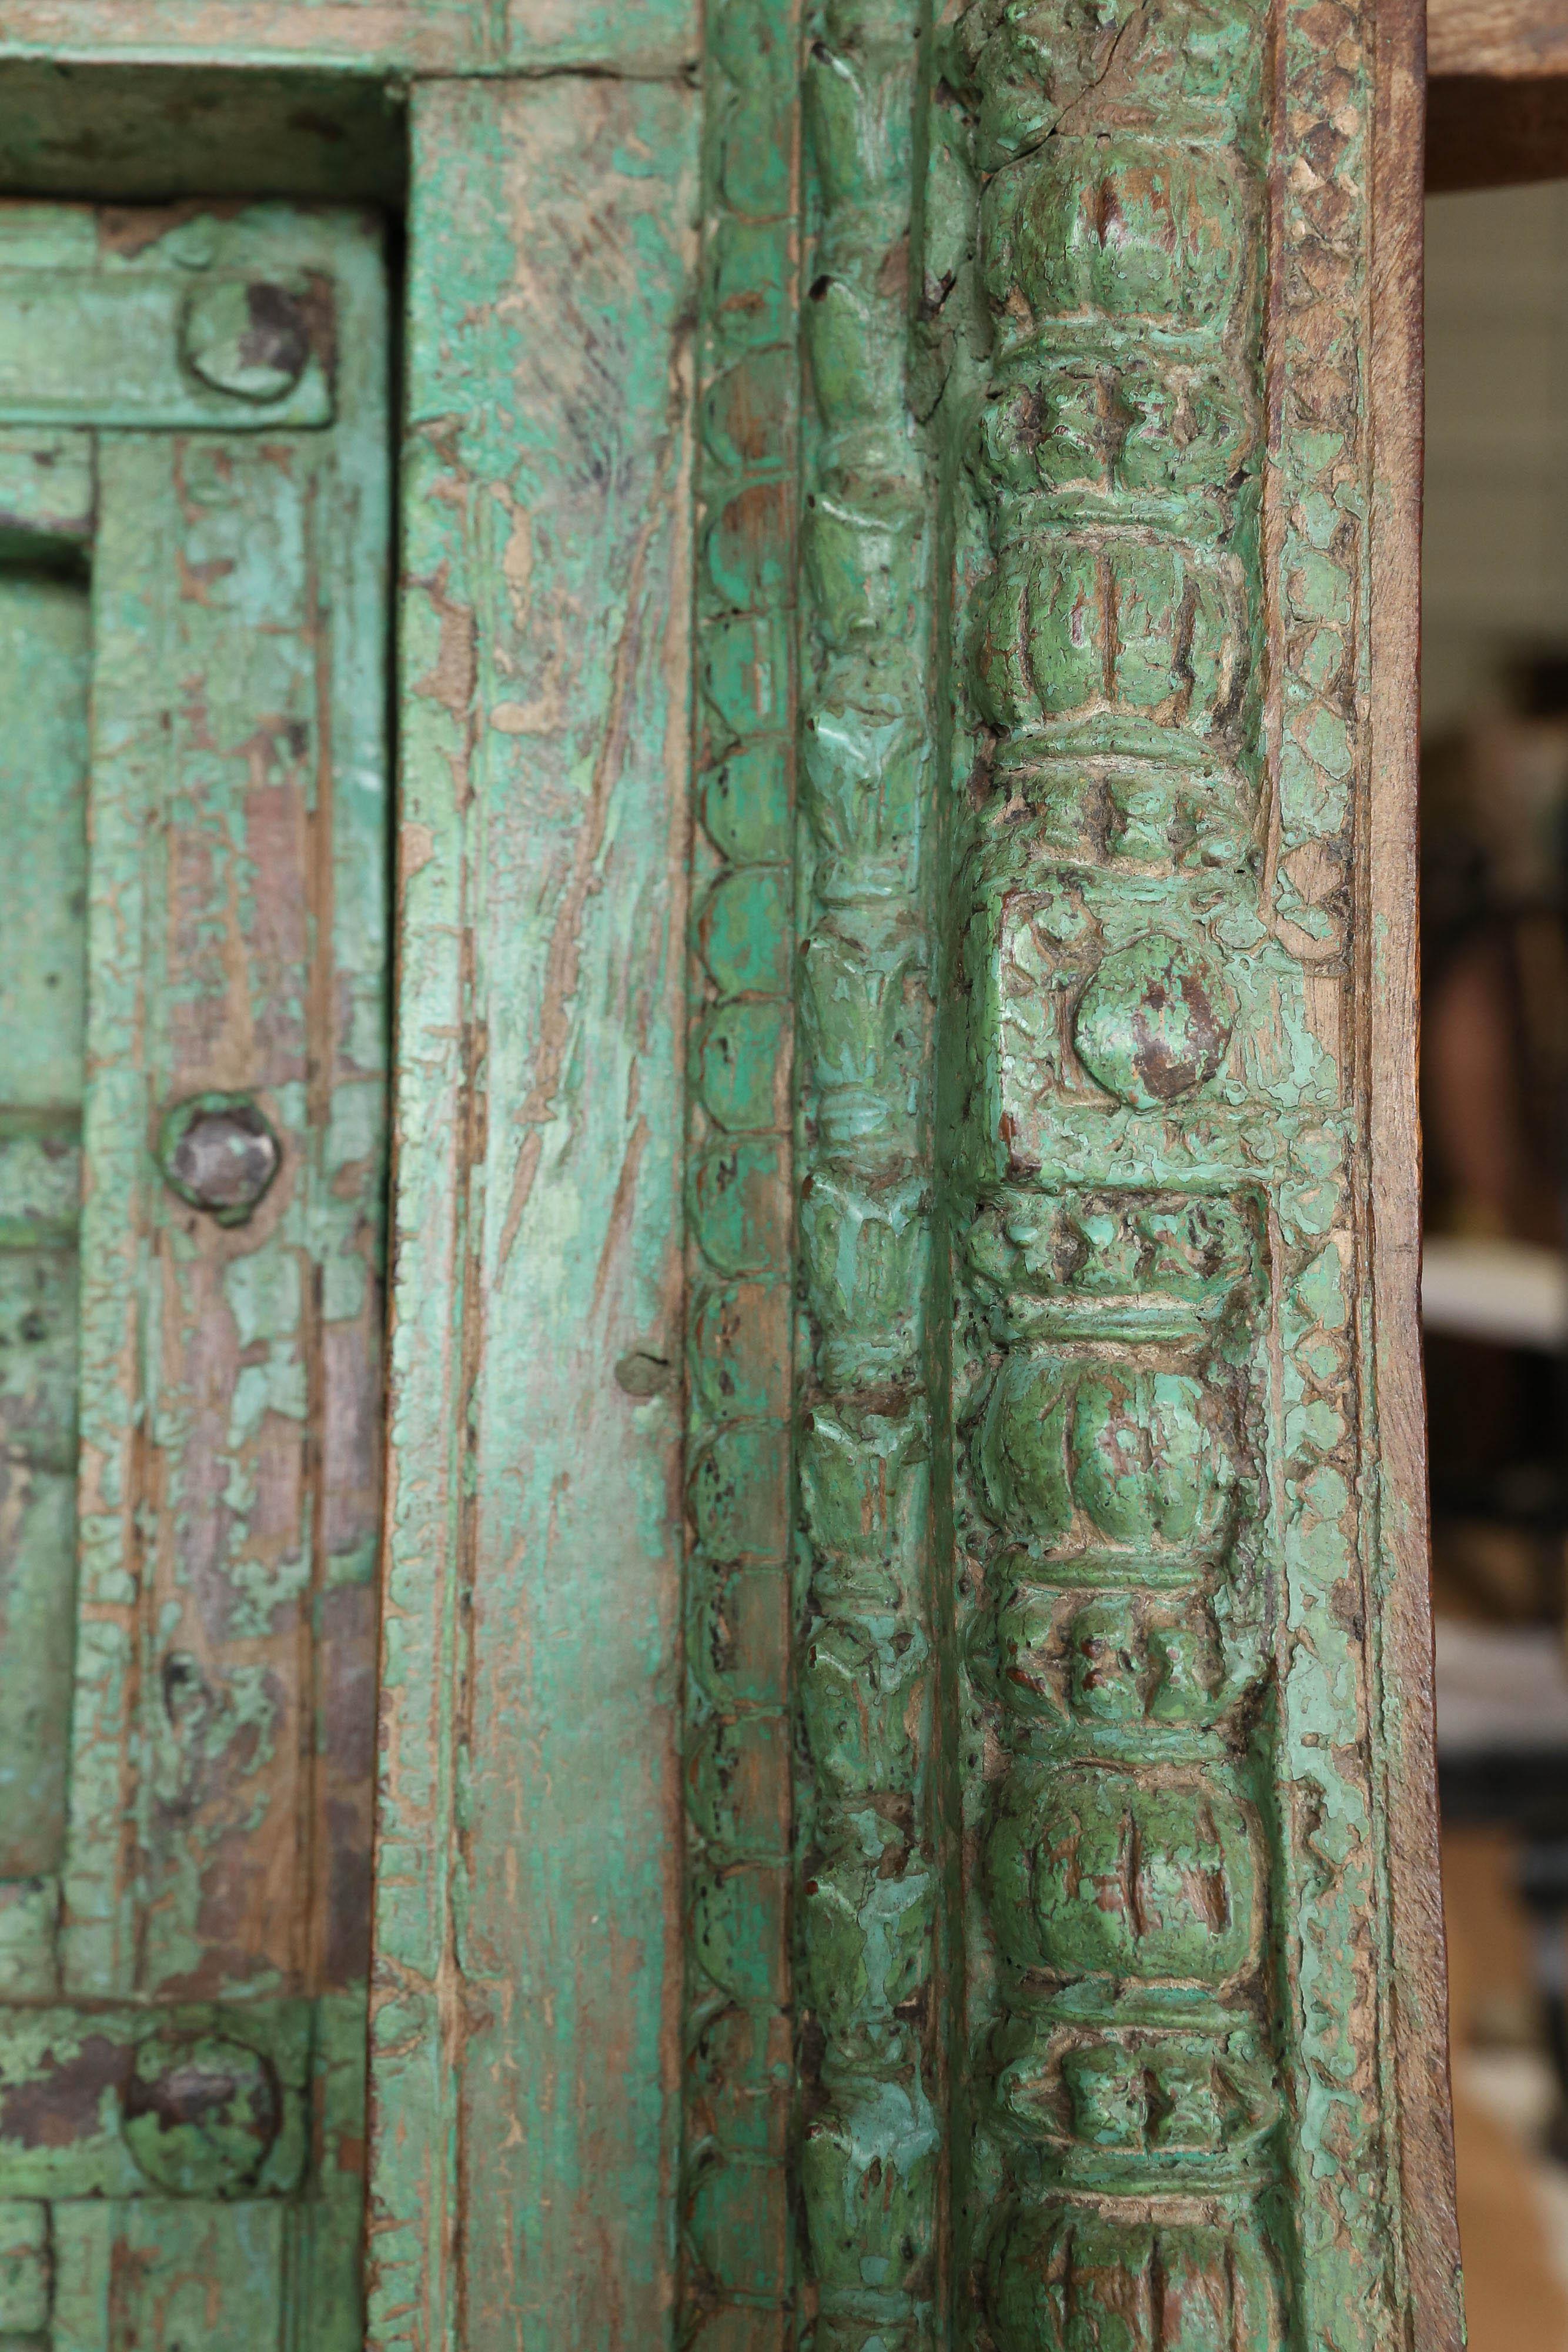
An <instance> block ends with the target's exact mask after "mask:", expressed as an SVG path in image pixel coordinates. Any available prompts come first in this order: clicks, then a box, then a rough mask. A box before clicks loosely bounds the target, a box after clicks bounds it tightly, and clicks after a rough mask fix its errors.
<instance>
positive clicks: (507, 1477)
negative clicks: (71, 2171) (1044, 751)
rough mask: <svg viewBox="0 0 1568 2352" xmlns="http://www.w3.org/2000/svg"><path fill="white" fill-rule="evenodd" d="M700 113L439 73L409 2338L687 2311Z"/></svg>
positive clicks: (618, 2339)
mask: <svg viewBox="0 0 1568 2352" xmlns="http://www.w3.org/2000/svg"><path fill="white" fill-rule="evenodd" d="M695 131H696V101H695V96H694V94H693V93H692V92H690V91H689V90H688V89H686V88H685V86H683V85H666V86H660V85H648V86H642V87H639V86H635V85H630V84H622V83H618V82H616V81H613V80H608V79H584V80H580V81H577V80H570V79H556V80H552V81H550V82H549V83H547V84H545V85H543V86H537V87H536V86H529V85H517V84H514V85H479V84H468V85H459V84H440V83H435V84H430V85H426V86H425V87H423V89H421V90H420V91H419V92H418V93H417V94H416V99H415V104H414V142H415V145H414V159H415V160H414V183H415V190H416V194H415V198H414V205H413V223H412V283H411V299H410V316H411V331H410V341H409V354H408V376H409V402H410V415H409V436H408V445H407V452H406V469H405V478H404V501H405V503H404V529H405V541H404V561H405V566H406V579H405V587H404V600H403V606H402V761H403V784H402V792H403V797H402V820H401V845H400V866H401V894H402V896H401V953H402V970H401V982H400V995H399V1013H398V1021H399V1039H400V1043H399V1055H398V1059H399V1066H400V1070H401V1073H402V1076H401V1080H400V1095H399V1103H398V1112H397V1118H398V1134H397V1144H396V1153H397V1159H396V1173H395V1193H394V1208H393V1230H394V1253H395V1255H394V1275H393V1310H392V1311H393V1330H392V1404H391V1428H390V1471H389V1477H390V1486H389V1507H388V1528H387V1538H386V1552H385V1580H384V1599H383V1610H384V1618H383V1623H384V1637H383V1668H382V1674H383V1696H382V1709H383V1719H382V1790H381V1799H380V1814H379V1840H378V1858H377V1895H376V1918H377V1927H376V1978H375V1990H374V1994H373V2019H374V2021H373V2026H372V2084H373V2098H374V2123H373V2151H372V2221H371V2308H372V2320H371V2340H372V2341H373V2342H374V2343H376V2344H378V2345H380V2346H382V2347H392V2346H399V2347H404V2346H406V2347H436V2346H443V2347H445V2346H454V2345H456V2344H458V2343H461V2344H462V2345H463V2346H464V2347H465V2352H481V2347H491V2346H495V2347H500V2346H502V2345H505V2346H507V2347H516V2346H522V2347H528V2352H532V2347H541V2352H542V2347H546V2346H548V2347H551V2352H566V2347H583V2352H588V2347H595V2352H597V2347H612V2346H620V2345H624V2346H627V2347H631V2346H637V2347H644V2346H646V2347H653V2346H655V2345H657V2344H659V2343H660V2342H663V2341H664V2340H666V2337H667V2335H668V2330H669V2312H670V2299H671V2279H672V2259H673V2245H672V2239H673V2205H674V2178H673V2175H674V2126H675V2108H674V2071H675V2044H674V2005H675V2001H676V1998H677V1994H678V1981H679V1969H678V1963H677V1959H676V1928H675V1921H676V1904H677V1895H678V1884H679V1832H678V1791H677V1786H676V1772H675V1748H674V1735H675V1722H676V1654H677V1632H676V1620H677V1595H678V1568H679V1490H678V1468H679V1434H680V1399H679V1375H678V1371H677V1370H676V1369H675V1368H676V1367H677V1365H678V1361H679V1354H680V1340H679V1312H680V1264H681V1246H680V1243H681V1236H680V1223H681V1219H680V1168H679V1158H678V1155H679V1137H680V1132H681V1109H680V1105H681V1079H682V1072H681V1060H682V1048H681V1025H682V995H683V952H682V951H683V943H684V903H683V886H682V882H681V878H680V877H681V876H682V873H683V870H684V863H685V841H686V830H687V820H686V813H685V782H684V779H685V767H686V760H687V733H688V720H687V693H688V683H687V663H688V650H689V616H688V601H689V589H688V579H687V540H688V536H689V526H688V519H687V518H688V495H689V490H688V481H687V471H688V443H689V431H690V425H689V407H690V403H689V394H688V385H687V352H686V334H687V326H686V319H687V310H688V304H689V300H690V278H691V273H692V266H693V250H694V238H693V230H692V220H693V215H694V211H695Z"/></svg>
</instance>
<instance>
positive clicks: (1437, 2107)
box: [1356, 0, 1464, 2352]
mask: <svg viewBox="0 0 1568 2352" xmlns="http://www.w3.org/2000/svg"><path fill="white" fill-rule="evenodd" d="M1375 21H1376V47H1375V58H1374V64H1375V97H1374V104H1375V116H1374V127H1373V146H1372V173H1373V178H1372V200H1371V205H1370V208H1369V209H1370V224H1371V245H1372V255H1371V286H1370V292H1371V306H1370V326H1369V336H1368V353H1367V362H1368V364H1367V393H1368V412H1369V414H1368V440H1369V455H1370V458H1371V475H1372V497H1371V504H1370V510H1369V516H1368V540H1369V550H1370V572H1369V591H1370V594H1369V603H1368V611H1367V639H1368V649H1369V653H1370V657H1371V658H1370V679H1369V688H1368V699H1367V735H1368V747H1367V784H1366V819H1365V824H1364V831H1363V842H1364V848H1363V852H1362V856H1361V857H1360V859H1359V861H1358V868H1357V875H1356V888H1357V894H1358V898H1359V900H1360V906H1359V910H1358V911H1359V926H1360V931H1361V942H1362V950H1361V951H1362V958H1363V962H1362V971H1361V979H1360V989H1361V1002H1362V1004H1363V1006H1364V1008H1366V1010H1365V1011H1364V1013H1363V1016H1362V1021H1361V1024H1360V1028H1361V1035H1362V1039H1363V1044H1364V1064H1363V1083H1364V1086H1365V1088H1366V1121H1367V1140H1368V1157H1369V1163H1370V1177H1371V1183H1370V1222H1371V1252H1370V1260H1371V1274H1372V1282H1373V1297H1374V1332H1375V1337H1374V1343H1373V1350H1374V1357H1373V1360H1374V1366H1375V1382H1376V1397H1377V1433H1378V1441H1379V1444H1378V1455H1377V1460H1376V1465H1375V1475H1376V1477H1377V1481H1378V1496H1379V1504H1378V1513H1377V1521H1376V1537H1377V1549H1376V1563H1377V1567H1376V1575H1375V1580H1374V1592H1375V1625H1376V1629H1377V1635H1378V1639H1379V1642H1380V1645H1381V1657H1380V1660H1379V1666H1380V1676H1379V1679H1380V1683H1381V1688H1382V1695H1383V1713H1384V1724H1383V1728H1384V1736H1385V1742H1386V1748H1385V1762H1384V1769H1385V1785H1384V1794H1383V1801H1384V1804H1385V1808H1386V1812H1387V1819H1388V1824H1389V1829H1388V1839H1389V1918H1388V1959H1387V1962H1386V1964H1385V1965H1386V1966H1387V1968H1388V1969H1389V1975H1390V1985H1391V1993H1392V2018H1391V2028H1392V2042H1393V2052H1394V2061H1395V2064H1394V2082H1393V2093H1394V2098H1395V2101H1396V2126H1395V2128H1396V2137H1397V2144H1398V2149H1399V2168H1400V2181H1401V2189H1402V2197H1401V2205H1400V2219H1401V2224H1402V2228H1403V2231H1404V2238H1405V2250H1404V2251H1405V2270H1406V2280H1407V2283H1408V2284H1407V2290H1406V2291H1407V2295H1408V2304H1409V2310H1410V2316H1411V2329H1412V2336H1413V2339H1414V2341H1415V2342H1416V2344H1417V2345H1419V2346H1420V2347H1421V2352H1458V2347H1460V2345H1461V2344H1462V2342H1463V2340H1464V2318H1463V2306H1462V2298H1461V2286H1460V2278H1459V2244H1458V2225H1457V2221H1456V2218H1455V2187H1454V2152H1453V2123H1452V2117H1451V2114H1450V2106H1449V2084H1448V1985H1447V1981H1446V1961H1445V1952H1444V1940H1443V1904H1442V1884H1441V1875H1440V1868H1439V1859H1438V1849H1437V1758H1436V1749H1435V1727H1434V1721H1433V1704H1434V1693H1433V1681H1432V1673H1433V1669H1432V1627H1431V1591H1430V1583H1431V1577H1430V1551H1429V1542H1430V1538H1429V1529H1428V1525H1427V1410H1426V1394H1425V1386H1424V1381H1423V1378H1422V1356H1421V1329H1420V1290H1421V1198H1420V1163H1421V1139H1420V1124H1419V1114H1418V1109H1417V1094H1416V1063H1417V1055H1418V1050H1419V1038H1420V1003H1419V994H1418V991H1419V971H1420V964H1419V938H1418V928H1419V925H1418V908H1419V866H1418V822H1419V785H1420V734H1421V702H1420V639H1421V461H1422V401H1421V374H1422V330H1423V306H1422V272H1421V243H1422V227H1423V177H1424V174H1423V170H1422V163H1423V157H1422V123H1423V100H1424V98H1425V89H1424V87H1423V73H1422V66H1423V56H1422V26H1421V10H1420V7H1419V5H1418V0H1381V5H1379V8H1378V11H1377V16H1376V20H1375ZM1374 1008H1375V1010H1374Z"/></svg>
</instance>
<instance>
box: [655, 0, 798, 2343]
mask: <svg viewBox="0 0 1568 2352" xmlns="http://www.w3.org/2000/svg"><path fill="white" fill-rule="evenodd" d="M706 39H707V78H706V91H707V104H706V126H705V154H704V197H705V218H704V236H703V275H702V289H701V316H700V321H699V332H698V338H697V371H698V383H697V414H698V443H697V462H696V491H697V530H698V567H697V584H696V599H697V603H696V713H695V779H694V792H695V813H696V825H695V834H694V842H693V855H692V884H693V897H692V957H691V984H690V991H689V998H690V1007H691V1031H690V1036H689V1040H688V1056H689V1058H688V1065H687V1067H688V1073H689V1078H688V1105H689V1125H688V1135H687V1164H688V1170H689V1193H690V1197H689V1205H688V1218H687V1232H688V1316H687V1333H686V1367H687V1392H688V1400H689V1406H688V1432H687V1465H688V1474H687V1521H688V1546H687V1561H686V1627H685V1656H686V1703H685V1785H686V1792H687V1794H686V1810H687V1869H686V1937H685V1956H686V1982H685V2010H684V2021H683V2058H684V2065H685V2075H684V2114H683V2125H684V2132H683V2141H684V2146H683V2166H682V2186H681V2200H680V2206H681V2228H682V2245H681V2273H680V2275H681V2315H680V2340H681V2342H682V2343H683V2345H685V2346H691V2347H696V2346H699V2345H701V2346H705V2347H711V2352H720V2347H722V2352H739V2347H742V2346H744V2347H747V2352H764V2348H765V2347H782V2346H783V2345H784V2343H785V2342H786V2340H787V2333H788V2330H789V2325H790V2322H789V2306H790V2301H791V2295H792V2272H793V2256H792V2250H791V2227H790V2221H789V2190H788V2186H787V2181H786V2161H787V2148H788V2145H789V2134H790V2126H791V2116H792V2114H793V2109H794V2105H795V2068H794V2063H793V2052H792V2043H791V2036H792V2025H791V2015H792V2010H791V1974H792V1971H791V1964H790V1953H789V1916H790V1883H789V1882H790V1875H791V1847H790V1837H791V1832H790V1812H791V1787H790V1783H791V1768H790V1761H789V1755H790V1716H789V1706H790V1695H789V1610H790V1601H789V1592H790V1570H789V1552H790V1536H789V1524H790V1466H789V1465H790V1423H791V1411H792V1391H791V1356H792V1328H793V1311H794V1310H793V1300H792V1286H793V1242H792V1224H793V1211H792V1198H791V1194H792V1173H791V1170H792V1160H793V1152H792V1133H791V1129H792V1108H791V1099H790V1086H791V1056H792V1051H793V1032H794V1004H793V969H792V967H793V958H794V934H793V916H792V898H793V860H794V775H795V741H794V728H795V710H796V694H795V685H794V664H795V650H794V605H795V574H796V562H797V546H798V532H797V517H796V505H797V496H798V483H797V469H798V465H799V409H800V392H799V384H800V362H799V356H798V346H797V333H798V273H799V241H800V230H799V220H798V188H799V172H800V158H799V146H800V132H799V121H800V22H799V16H798V13H797V11H796V8H795V7H794V5H792V0H710V5H709V6H708V9H707V11H706Z"/></svg>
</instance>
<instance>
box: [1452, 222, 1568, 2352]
mask: <svg viewBox="0 0 1568 2352" xmlns="http://www.w3.org/2000/svg"><path fill="white" fill-rule="evenodd" d="M1423 593H1424V607H1425V616H1424V623H1423V646H1422V659H1423V686H1422V746H1423V748H1422V784H1421V797H1422V812H1421V814H1422V930H1423V950H1422V956H1423V961H1422V1076H1421V1091H1422V1123H1423V1132H1424V1143H1425V1155H1426V1157H1425V1214H1426V1242H1425V1248H1424V1264H1423V1284H1422V1291H1423V1308H1422V1312H1423V1321H1424V1325H1425V1349H1426V1365H1427V1400H1428V1405H1427V1410H1428V1418H1429V1431H1430V1443H1431V1467H1432V1504H1433V1587H1434V1598H1435V1601H1436V1608H1437V1742H1438V1767H1439V1781H1440V1788H1441V1794H1442V1811H1443V1849H1444V1856H1443V1859H1444V1891H1445V1902H1446V1906H1447V1913H1448V1958H1449V1969H1450V1981H1451V1996H1452V2000H1451V2016H1452V2043H1453V2061H1454V2097H1455V2134H1456V2145H1457V2155H1458V2186H1459V2231H1460V2239H1461V2244H1462V2251H1463V2255H1464V2263H1465V2275H1466V2286H1467V2303H1468V2306H1469V2326H1470V2344H1471V2347H1472V2352H1568V1934H1565V1929H1568V1257H1565V1255H1564V1248H1565V1239H1568V1218H1565V1204H1568V184H1557V183H1553V184H1545V185H1539V186H1533V187H1519V188H1503V189H1489V190H1485V191H1481V192H1475V193H1469V192H1467V193H1464V194H1447V195H1439V196H1433V197H1431V198H1429V199H1428V202H1427V488H1426V537H1425V551H1424V555H1423Z"/></svg>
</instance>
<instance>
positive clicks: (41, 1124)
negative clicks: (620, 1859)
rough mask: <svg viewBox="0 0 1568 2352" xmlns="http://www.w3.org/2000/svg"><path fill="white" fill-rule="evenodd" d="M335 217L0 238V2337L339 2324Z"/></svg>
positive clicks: (377, 1092) (356, 698) (358, 1195)
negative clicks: (0, 813) (0, 852)
mask: <svg viewBox="0 0 1568 2352" xmlns="http://www.w3.org/2000/svg"><path fill="white" fill-rule="evenodd" d="M386 370H387V346H386V320H385V288H384V282H383V271H382V256H381V249H380V237H379V232H378V230H377V228H376V226H375V225H374V224H373V223H371V222H367V221H365V220H363V219H361V218H357V217H355V216H353V215H347V214H340V213H338V214H335V213H331V212H319V213H301V212H290V211H288V210H287V209H286V208H283V207H276V206H275V207H256V208H253V209H250V210H246V208H244V207H242V206H228V207H225V209H224V210H223V211H222V212H221V213H214V212H208V211H204V210H202V209H200V208H199V207H195V206H184V207H176V208H174V209H173V210H172V211H165V212H163V213H159V214H146V213H138V212H133V211H131V212H126V211H120V212H111V211H99V212H94V211H92V210H90V209H87V208H83V207H71V206H60V205H47V206H46V205H38V206H32V205H9V206H5V207H4V208H0V510H3V523H0V797H3V800H4V807H5V817H4V826H3V837H4V842H5V854H4V856H3V858H0V935H3V937H4V940H5V948H4V956H3V968H0V1194H3V1205H0V1416H3V1421H4V1440H3V1455H0V1481H3V1486H0V2340H4V2341H5V2342H6V2343H8V2344H15V2345H17V2346H21V2345H24V2344H26V2345H28V2346H39V2347H41V2346H45V2345H47V2346H49V2347H53V2352H89V2347H90V2352H110V2347H131V2346H140V2347H152V2346H157V2347H167V2352H173V2347H190V2352H194V2347H197V2346H198V2345H200V2346H202V2347H209V2348H210V2352H261V2347H268V2352H271V2347H277V2348H278V2352H283V2347H286V2346H287V2347H295V2346H299V2347H304V2346H310V2347H319V2352H328V2347H342V2352H350V2347H353V2346H356V2345H357V2344H358V2343H359V2342H360V2341H361V2316H360V2309H361V2295H360V2264H361V2252H360V2239H361V2202H362V2180H363V2170H364V2166H363V2145H364V2121H363V2042H364V2014H365V1978H366V1969H367V1962H368V1905H369V1871H370V1827H371V1824H370V1805H371V1759H372V1751H373V1720H374V1683H375V1619H376V1606H375V1586H374V1570H375V1544H376V1535H377V1528H378V1501H377V1498H378V1481H379V1425H378V1424H379V1394H380V1391H379V1374H378V1364H379V1347H380V1329H381V1320H382V1308H381V1290H382V1202H383V1192H384V1184H385V1174H386V1168H385V1142H384V1138H385V1088H386V1045H387V1037H386V1003H387V1000H386V981H385V970H386V921H385V888H384V869H385V858H386V814H387V811H386V769H385V756H384V753H385V747H384V727H385V718H384V691H383V682H382V681H383V639H384V633H385V626H386V591H385V576H384V575H385V562H386V551H387V530H388V453H387V448H386V430H387V426H386V408H385V399H386Z"/></svg>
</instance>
